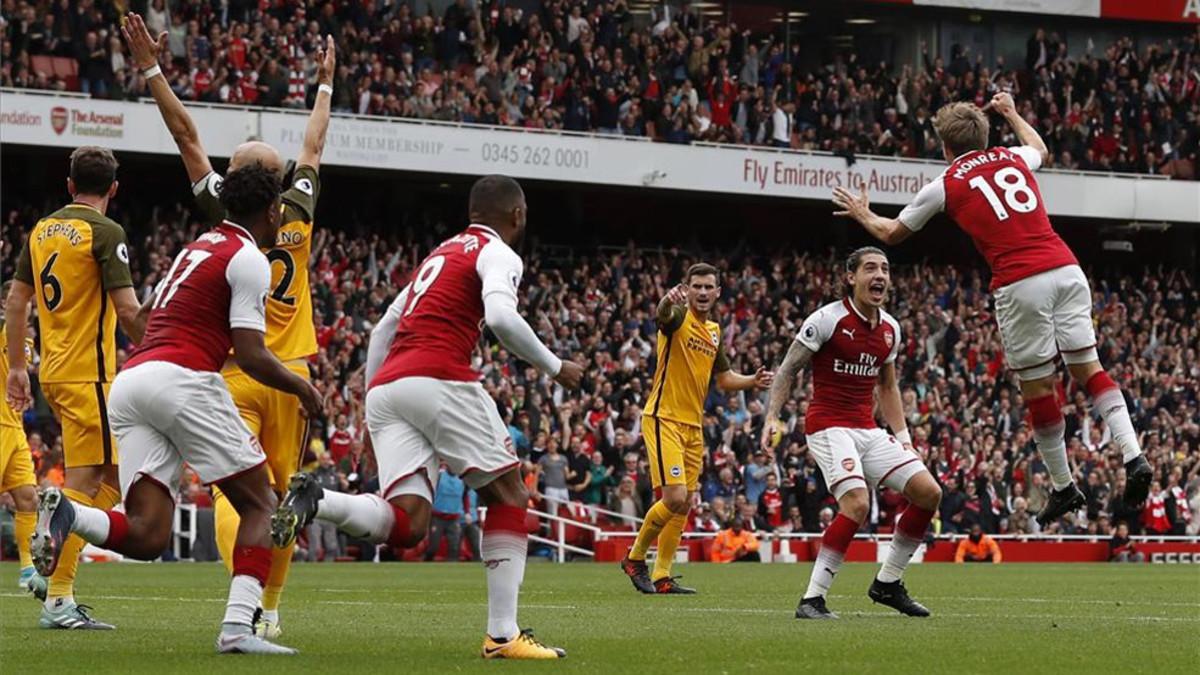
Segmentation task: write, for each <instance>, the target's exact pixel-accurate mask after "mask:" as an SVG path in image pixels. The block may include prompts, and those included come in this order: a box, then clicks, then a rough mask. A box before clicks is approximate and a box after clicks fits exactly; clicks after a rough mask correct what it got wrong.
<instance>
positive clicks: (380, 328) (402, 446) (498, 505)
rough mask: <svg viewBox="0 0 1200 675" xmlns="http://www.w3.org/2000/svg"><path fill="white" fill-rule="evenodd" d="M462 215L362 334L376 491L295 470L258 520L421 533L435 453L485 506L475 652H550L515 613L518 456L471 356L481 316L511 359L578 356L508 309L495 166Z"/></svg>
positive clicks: (514, 280)
mask: <svg viewBox="0 0 1200 675" xmlns="http://www.w3.org/2000/svg"><path fill="white" fill-rule="evenodd" d="M468 211H469V213H470V218H471V225H470V226H468V227H467V229H466V230H464V231H463V232H460V233H459V234H457V235H455V236H453V237H451V238H449V239H447V240H446V241H444V242H442V243H441V244H440V245H439V246H438V247H437V248H435V249H434V250H433V252H431V253H430V254H429V256H428V257H427V258H425V260H424V261H423V262H422V263H421V265H420V267H418V268H417V271H416V273H415V275H414V276H413V280H412V282H411V283H409V284H408V285H407V286H405V287H404V289H403V290H401V291H400V294H399V295H397V296H396V299H395V301H393V302H392V304H391V306H390V307H388V310H387V313H386V314H385V316H384V317H383V319H381V320H380V322H379V324H378V325H377V326H376V327H375V329H374V330H373V331H372V332H371V341H370V343H369V345H368V348H367V372H366V376H367V382H368V383H369V388H368V391H367V400H366V406H367V427H368V429H369V430H370V433H371V439H372V441H373V444H374V447H375V457H376V459H377V460H378V463H379V484H380V485H381V486H382V487H383V489H382V496H379V495H373V494H370V495H345V494H341V493H337V492H333V491H332V490H324V489H322V487H321V485H320V483H318V482H317V480H316V477H315V476H313V475H312V474H304V473H301V474H297V475H296V476H295V477H294V478H293V479H292V482H291V485H290V487H289V489H288V493H287V496H286V497H285V498H284V501H283V503H282V504H280V506H279V510H278V511H277V512H276V515H275V518H274V520H273V523H272V534H273V536H274V538H275V543H276V545H278V546H283V545H285V544H289V543H291V542H292V541H294V540H295V538H296V534H297V533H298V532H299V531H300V530H301V529H303V528H304V527H305V526H307V525H308V523H309V522H311V521H312V519H313V518H320V519H321V520H324V521H327V522H331V523H333V524H335V525H337V526H338V527H339V528H341V529H342V530H344V531H345V532H347V533H349V534H351V535H353V536H356V537H359V538H362V539H366V540H368V541H373V542H377V543H383V542H387V543H388V544H389V545H392V546H400V547H412V546H415V545H417V544H418V543H419V542H420V541H421V540H422V539H423V538H424V537H425V533H426V532H428V531H429V518H430V510H431V507H430V505H431V503H432V501H433V493H434V485H433V481H436V480H437V475H438V466H439V463H445V464H446V466H447V467H448V468H449V470H450V471H452V472H453V473H455V474H457V475H459V476H461V477H462V479H463V481H464V482H465V483H466V484H467V485H468V486H470V487H471V488H472V489H474V490H477V491H478V493H479V499H480V501H481V502H482V503H483V504H484V505H485V506H487V519H486V520H485V521H484V523H483V543H482V546H481V553H482V556H483V562H484V566H485V567H486V568H487V586H488V622H487V626H488V627H487V636H486V637H485V638H484V641H483V651H482V655H483V657H484V658H489V659H556V658H562V657H563V656H566V652H564V651H563V650H562V649H559V648H555V647H547V646H545V645H543V644H541V643H540V642H538V641H537V640H535V639H534V638H533V635H532V633H531V632H529V631H528V630H521V629H520V628H519V627H518V625H517V596H518V594H519V591H520V587H521V581H522V579H524V577H525V556H526V553H527V549H528V545H529V544H528V531H527V529H526V525H525V515H526V506H527V504H528V502H529V495H528V493H527V492H526V489H525V484H524V482H522V480H521V469H520V461H519V460H518V459H517V454H516V452H514V451H513V446H512V439H511V438H510V437H509V435H508V431H507V429H506V427H505V425H504V421H503V420H501V419H500V414H499V412H498V411H497V410H496V405H495V403H494V402H493V401H492V400H491V399H490V398H488V395H487V393H486V392H485V391H484V390H483V387H482V385H480V383H479V373H478V372H476V371H475V370H474V369H473V368H472V367H471V353H472V351H473V350H474V349H475V346H476V345H477V344H478V342H479V338H480V332H481V327H482V326H483V324H484V323H486V324H487V326H488V328H490V329H491V330H492V332H493V333H495V334H496V337H498V338H499V339H500V342H501V343H503V344H504V346H505V347H507V348H508V349H509V351H511V352H512V353H513V354H516V355H517V356H518V357H519V358H521V359H523V360H525V361H527V362H529V363H531V364H533V365H534V366H535V367H537V369H538V370H540V371H541V372H543V373H546V374H548V375H551V376H553V377H554V379H555V381H556V382H558V383H559V384H561V385H563V386H565V387H569V388H575V387H578V386H579V383H580V380H581V378H582V377H583V369H582V367H580V366H579V364H577V363H574V362H571V361H564V360H561V359H559V358H558V357H557V356H555V355H554V354H553V353H551V352H550V350H549V349H547V348H546V346H545V345H543V344H542V342H541V341H540V340H539V339H538V337H537V334H535V333H534V332H533V329H531V328H530V327H529V324H527V323H525V320H524V319H523V318H521V315H520V314H519V313H518V312H517V289H518V287H519V286H520V284H521V275H522V274H523V272H524V263H523V262H522V261H521V257H520V256H519V255H517V253H516V251H515V250H513V249H514V248H515V247H516V246H517V245H518V243H519V242H520V241H521V239H522V237H523V236H524V234H525V214H526V205H525V193H524V192H523V191H522V190H521V186H520V185H518V184H517V182H516V181H515V180H513V179H511V178H508V177H506V176H486V177H484V178H480V179H479V180H478V181H476V182H475V184H474V185H473V186H472V187H471V195H470V203H469V205H468Z"/></svg>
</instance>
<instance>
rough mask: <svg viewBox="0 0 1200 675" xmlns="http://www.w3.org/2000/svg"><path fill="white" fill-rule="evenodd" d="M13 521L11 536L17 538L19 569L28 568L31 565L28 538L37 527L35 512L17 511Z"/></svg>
mask: <svg viewBox="0 0 1200 675" xmlns="http://www.w3.org/2000/svg"><path fill="white" fill-rule="evenodd" d="M13 520H14V521H15V522H14V523H13V536H15V537H16V538H17V555H18V556H20V558H21V567H22V568H25V567H29V566H30V565H32V564H33V556H31V555H29V538H30V537H32V536H33V528H34V527H36V526H37V512H36V511H28V512H27V511H18V512H17V513H16V515H14V516H13Z"/></svg>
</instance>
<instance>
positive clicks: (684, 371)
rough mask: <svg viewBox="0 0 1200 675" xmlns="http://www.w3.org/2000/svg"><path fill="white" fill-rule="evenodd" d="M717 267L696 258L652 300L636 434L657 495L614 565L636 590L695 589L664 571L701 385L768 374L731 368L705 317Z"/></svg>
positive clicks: (683, 506) (704, 390) (757, 382)
mask: <svg viewBox="0 0 1200 675" xmlns="http://www.w3.org/2000/svg"><path fill="white" fill-rule="evenodd" d="M717 274H718V272H717V268H715V267H713V266H712V265H708V264H706V263H697V264H695V265H692V266H691V267H689V268H688V271H687V274H686V275H685V276H684V280H683V283H682V284H680V285H678V286H676V287H675V288H672V289H671V290H670V291H669V292H668V293H667V295H666V296H665V297H664V298H663V299H662V300H661V301H660V302H659V303H658V367H657V368H656V370H655V372H654V383H653V384H652V385H651V388H650V392H651V393H650V398H649V399H647V401H646V409H645V412H644V413H643V417H642V434H643V435H644V436H645V439H646V455H647V458H648V459H649V461H650V477H651V481H652V482H653V483H654V487H655V489H660V488H661V490H662V498H661V499H659V500H658V501H656V502H655V503H654V505H653V506H652V507H650V510H649V511H647V512H646V519H645V520H643V521H642V527H641V529H640V530H639V531H638V536H637V540H636V541H634V544H633V548H632V549H631V550H630V551H629V553H628V555H626V556H625V559H624V560H622V561H621V569H622V571H624V572H625V574H626V575H628V576H629V579H630V580H631V581H632V582H633V586H634V588H636V589H638V590H639V591H641V592H643V593H686V594H690V593H695V592H696V591H695V590H694V589H691V588H687V587H685V586H680V585H679V584H678V583H677V582H676V577H672V576H671V563H673V562H674V561H675V550H676V549H677V548H678V547H679V541H680V539H681V538H682V537H683V528H684V527H685V526H686V525H687V518H688V511H690V510H691V504H692V499H693V498H694V497H695V496H696V489H697V487H699V484H700V474H701V473H702V472H703V470H704V434H703V432H702V429H701V423H700V422H701V420H700V418H701V416H702V415H703V414H704V399H705V398H706V397H707V396H708V383H709V381H710V380H712V379H713V374H714V373H715V374H716V381H717V386H718V387H720V388H721V389H723V390H724V391H741V390H743V389H751V388H754V387H759V388H763V389H765V388H767V387H769V386H771V378H772V377H773V375H772V373H770V372H769V371H767V370H766V369H765V368H759V369H758V372H756V373H755V374H753V375H743V374H741V373H735V372H733V371H732V370H731V369H730V368H729V359H728V358H727V357H726V356H725V348H724V347H723V346H722V345H721V327H720V326H719V325H717V323H716V322H715V321H711V320H709V317H710V315H711V313H712V310H713V308H714V307H715V306H716V304H717V299H718V298H720V297H721V288H720V286H719V284H718V283H717ZM655 539H657V540H658V556H657V557H656V558H655V559H654V575H653V576H650V574H649V570H647V568H646V552H647V551H648V550H649V549H650V545H651V544H652V543H654V541H655Z"/></svg>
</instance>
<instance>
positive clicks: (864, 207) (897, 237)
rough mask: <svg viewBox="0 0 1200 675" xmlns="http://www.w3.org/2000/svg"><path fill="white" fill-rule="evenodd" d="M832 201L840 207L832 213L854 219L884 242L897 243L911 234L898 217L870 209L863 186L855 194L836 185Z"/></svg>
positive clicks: (869, 202)
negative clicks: (889, 216) (860, 190)
mask: <svg viewBox="0 0 1200 675" xmlns="http://www.w3.org/2000/svg"><path fill="white" fill-rule="evenodd" d="M833 203H834V205H835V206H837V207H838V208H839V209H841V210H840V211H834V212H833V215H835V216H842V217H844V218H852V219H854V220H855V221H856V222H858V224H859V225H862V226H863V228H864V229H866V231H867V232H869V233H870V234H871V236H873V237H875V238H876V239H878V240H879V241H882V242H883V243H885V244H888V245H895V244H899V243H900V242H902V241H904V240H905V239H908V238H909V237H910V236H912V233H913V231H912V230H911V229H909V228H907V227H905V226H904V223H902V222H900V219H899V218H884V217H883V216H881V215H879V214H877V213H875V212H874V211H872V210H871V200H870V198H869V197H867V191H866V189H865V188H864V189H863V191H862V192H860V193H858V194H857V195H856V194H854V193H852V192H850V191H849V190H846V189H844V188H840V187H836V188H834V189H833Z"/></svg>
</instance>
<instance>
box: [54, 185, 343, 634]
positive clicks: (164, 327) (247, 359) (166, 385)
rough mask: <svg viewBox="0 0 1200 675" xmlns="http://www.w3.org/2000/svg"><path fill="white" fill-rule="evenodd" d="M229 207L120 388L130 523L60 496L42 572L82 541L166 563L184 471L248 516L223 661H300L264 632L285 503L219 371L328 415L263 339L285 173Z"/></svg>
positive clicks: (193, 256) (168, 284) (240, 194)
mask: <svg viewBox="0 0 1200 675" xmlns="http://www.w3.org/2000/svg"><path fill="white" fill-rule="evenodd" d="M221 204H222V205H223V206H224V207H225V212H226V213H228V214H229V219H228V220H225V221H224V222H223V223H221V224H220V225H218V226H217V227H215V228H213V229H212V230H210V231H208V232H206V233H205V234H202V235H200V237H198V238H197V239H196V241H194V242H192V243H190V244H188V245H187V246H185V247H184V248H183V250H182V251H180V253H179V255H178V256H176V257H175V261H174V262H173V263H172V264H171V269H170V271H169V272H168V273H167V275H166V276H165V277H164V278H163V280H162V281H161V282H159V285H158V287H157V288H156V289H155V293H154V297H153V301H152V303H151V305H150V316H149V323H148V328H147V330H146V339H145V341H144V342H143V343H142V344H141V345H139V346H138V348H137V349H136V350H135V351H134V352H133V354H132V355H131V356H130V357H129V361H128V362H127V363H126V364H125V367H124V368H123V369H122V370H121V373H120V375H118V376H117V378H116V380H115V381H114V382H113V387H112V398H111V401H110V405H109V416H110V417H111V419H112V425H113V431H114V432H115V433H116V436H117V441H118V443H119V445H120V448H121V452H122V453H123V458H122V461H121V490H122V494H123V497H124V502H125V509H124V512H121V511H115V510H107V511H106V510H104V509H98V508H95V507H91V506H85V505H82V504H79V505H72V503H71V502H70V501H68V500H66V499H63V498H62V497H63V495H62V493H61V492H60V491H59V490H57V489H55V488H50V489H48V490H46V491H45V492H44V493H43V495H42V498H41V504H40V506H39V509H38V522H37V529H36V532H35V534H34V540H33V557H34V563H35V565H36V566H37V567H38V571H39V572H41V573H43V574H49V573H51V572H53V571H54V568H55V566H56V565H57V564H58V561H59V555H60V553H61V551H62V546H63V543H64V541H66V539H67V537H68V536H69V535H70V534H72V533H74V534H78V535H79V536H80V537H83V538H84V539H85V540H87V541H89V542H91V543H93V544H95V545H97V546H103V547H104V548H107V549H111V550H113V551H117V552H118V553H121V554H122V555H126V556H129V557H131V558H136V559H138V560H153V559H155V558H157V557H158V556H159V555H160V554H161V553H162V552H163V550H164V549H166V547H167V545H168V544H169V542H170V538H171V529H172V522H173V517H174V511H175V500H176V497H177V495H176V492H177V490H178V486H179V482H180V478H181V477H182V474H183V465H184V462H186V463H187V464H188V465H189V466H191V468H192V470H194V471H195V472H196V474H197V475H198V476H199V477H200V479H201V480H202V481H204V483H205V484H206V485H217V486H219V487H220V488H221V490H222V492H224V494H225V496H226V498H227V499H229V501H230V502H231V503H232V504H233V507H234V508H235V509H237V512H238V515H239V516H240V517H241V520H240V524H239V526H238V535H237V546H236V547H235V548H234V553H233V578H232V580H231V582H230V587H229V601H228V604H227V605H226V608H225V619H224V621H223V623H222V625H221V634H220V637H218V638H217V650H218V651H219V652H222V653H247V654H293V653H295V651H294V650H291V649H288V648H286V647H280V646H278V645H275V644H273V643H271V642H268V641H267V640H266V639H265V638H260V637H258V636H256V635H254V633H253V630H254V629H253V620H254V613H255V611H256V610H257V609H258V606H259V602H260V600H261V599H262V592H263V586H264V584H266V580H267V573H268V570H269V569H270V567H271V549H270V546H271V535H270V519H271V512H272V511H273V509H274V507H275V497H274V495H273V494H272V492H271V487H270V483H269V482H268V479H269V476H268V473H267V467H266V463H267V460H266V457H265V456H264V455H263V451H262V448H261V447H259V445H258V442H257V441H256V440H255V438H254V436H253V434H251V433H250V430H249V429H248V428H247V427H246V424H245V422H243V421H242V419H241V417H239V416H238V411H237V408H236V407H235V405H234V403H233V399H232V398H231V397H230V395H229V389H228V388H227V387H226V386H225V381H224V380H223V379H222V378H221V375H220V370H221V367H222V366H223V365H224V363H225V359H226V358H227V357H228V356H229V350H230V348H231V347H232V349H233V356H234V359H235V360H236V361H237V362H238V365H239V366H240V367H241V368H242V370H243V371H244V372H246V373H247V374H249V375H250V376H251V377H253V378H255V379H256V380H258V381H260V382H262V383H263V384H265V385H267V386H270V387H275V388H278V389H281V390H283V391H287V392H288V393H289V394H291V395H293V396H296V397H298V399H299V400H300V401H301V402H303V405H304V408H305V410H307V412H308V413H309V414H311V415H315V414H319V413H320V412H321V403H322V402H321V395H320V393H318V392H317V390H316V389H315V388H314V387H313V386H312V385H311V384H310V383H309V382H308V380H306V379H305V378H303V377H301V376H299V375H297V374H295V373H293V372H291V371H290V370H289V369H288V368H287V367H286V366H284V365H283V363H281V362H280V361H279V359H277V358H276V357H275V356H274V355H273V354H271V352H270V351H268V350H267V348H266V344H265V342H264V339H263V335H264V332H265V330H266V316H265V313H266V309H265V306H264V305H265V301H266V295H267V291H268V290H269V284H270V279H271V269H270V263H268V262H267V258H266V256H264V255H263V254H262V252H261V251H259V250H258V247H259V246H263V245H265V244H270V243H271V242H273V241H275V236H276V234H277V232H278V229H279V221H280V216H281V214H282V211H281V210H280V208H279V207H280V197H279V174H278V173H277V172H275V171H274V170H272V169H270V168H267V167H264V166H263V165H261V164H257V163H255V164H250V165H246V166H243V167H240V168H238V169H236V170H234V171H231V172H229V175H228V176H227V177H226V179H225V183H224V186H223V187H222V189H221Z"/></svg>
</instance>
